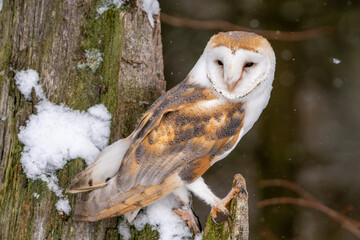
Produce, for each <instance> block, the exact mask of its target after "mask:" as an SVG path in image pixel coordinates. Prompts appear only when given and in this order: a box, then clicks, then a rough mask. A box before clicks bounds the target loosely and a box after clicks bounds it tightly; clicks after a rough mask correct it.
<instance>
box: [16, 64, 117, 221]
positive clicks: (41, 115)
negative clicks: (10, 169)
mask: <svg viewBox="0 0 360 240" xmlns="http://www.w3.org/2000/svg"><path fill="white" fill-rule="evenodd" d="M15 73H16V75H15V80H16V85H17V87H18V89H19V90H20V92H21V93H22V94H23V95H24V97H25V99H27V100H31V91H32V89H33V88H34V89H35V93H36V96H37V98H38V100H39V103H38V105H36V106H35V107H36V110H37V114H36V115H35V114H33V115H31V116H30V117H29V119H28V120H27V121H26V126H21V127H20V132H19V134H18V137H19V141H20V142H21V143H23V144H24V148H23V151H22V153H21V159H20V162H21V164H22V168H23V171H24V173H25V174H26V177H27V178H29V179H32V180H38V179H40V180H42V181H44V182H46V183H47V185H48V188H49V189H50V190H51V191H53V192H54V193H55V194H56V195H57V196H58V197H59V198H60V200H59V201H58V203H57V204H56V207H57V209H58V211H62V212H64V213H66V214H69V213H70V205H69V201H68V200H66V199H63V197H64V195H63V189H61V188H60V186H59V185H58V179H57V177H56V171H57V170H59V169H62V168H63V167H64V166H65V164H66V163H67V162H68V161H70V160H72V159H75V158H82V159H84V160H85V161H86V163H87V164H91V163H92V162H93V161H94V160H95V159H96V157H97V155H98V154H99V153H100V151H101V149H103V148H105V147H106V146H107V144H108V140H109V136H110V124H111V122H110V120H111V114H110V113H109V111H108V110H107V108H106V107H105V106H104V105H103V104H99V105H95V106H93V107H91V108H89V109H88V111H87V112H86V111H79V110H72V109H71V108H69V107H67V106H65V105H64V104H60V105H56V104H53V103H51V102H49V101H48V100H47V99H46V97H45V95H44V93H43V90H42V88H41V86H40V85H39V84H38V81H39V74H38V73H37V72H36V71H35V70H32V69H29V70H26V71H15Z"/></svg>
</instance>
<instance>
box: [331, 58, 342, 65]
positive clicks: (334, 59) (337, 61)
mask: <svg viewBox="0 0 360 240" xmlns="http://www.w3.org/2000/svg"><path fill="white" fill-rule="evenodd" d="M332 62H333V64H339V63H341V60H340V59H337V58H333V59H332Z"/></svg>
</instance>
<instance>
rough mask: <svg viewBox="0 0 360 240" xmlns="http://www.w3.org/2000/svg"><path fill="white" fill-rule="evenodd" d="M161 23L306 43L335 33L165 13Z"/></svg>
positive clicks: (321, 29) (327, 30)
mask: <svg viewBox="0 0 360 240" xmlns="http://www.w3.org/2000/svg"><path fill="white" fill-rule="evenodd" d="M160 19H161V22H163V23H165V24H168V25H172V26H175V27H185V28H191V29H198V30H215V29H217V30H222V31H250V32H255V33H258V34H260V35H262V36H264V37H266V38H268V39H272V40H279V41H291V42H296V41H304V40H308V39H312V38H316V37H319V36H321V35H325V34H330V33H332V32H333V27H331V26H323V27H319V28H313V29H308V30H304V31H296V32H287V31H280V30H277V31H273V30H258V29H252V28H247V27H243V26H239V25H235V24H232V23H230V22H227V21H223V20H202V21H200V20H194V19H188V18H187V19H185V18H180V17H175V16H171V15H168V14H165V13H161V16H160Z"/></svg>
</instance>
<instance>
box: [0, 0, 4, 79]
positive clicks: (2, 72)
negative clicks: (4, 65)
mask: <svg viewBox="0 0 360 240" xmlns="http://www.w3.org/2000/svg"><path fill="white" fill-rule="evenodd" d="M0 1H1V0H0ZM4 74H5V70H2V71H1V72H0V76H4Z"/></svg>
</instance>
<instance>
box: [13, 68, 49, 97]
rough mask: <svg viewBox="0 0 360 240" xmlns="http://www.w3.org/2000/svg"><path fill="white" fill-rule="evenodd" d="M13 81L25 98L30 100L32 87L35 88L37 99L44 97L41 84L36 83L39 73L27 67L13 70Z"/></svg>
mask: <svg viewBox="0 0 360 240" xmlns="http://www.w3.org/2000/svg"><path fill="white" fill-rule="evenodd" d="M15 73H16V75H15V83H16V86H17V87H18V89H19V91H20V92H21V93H22V94H23V95H24V97H25V99H26V100H29V101H31V91H32V88H34V89H35V93H36V97H38V98H39V99H43V98H44V93H43V90H42V88H41V86H40V85H39V84H38V81H39V74H38V73H37V72H36V71H34V70H32V69H28V70H26V71H20V72H18V71H15Z"/></svg>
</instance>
